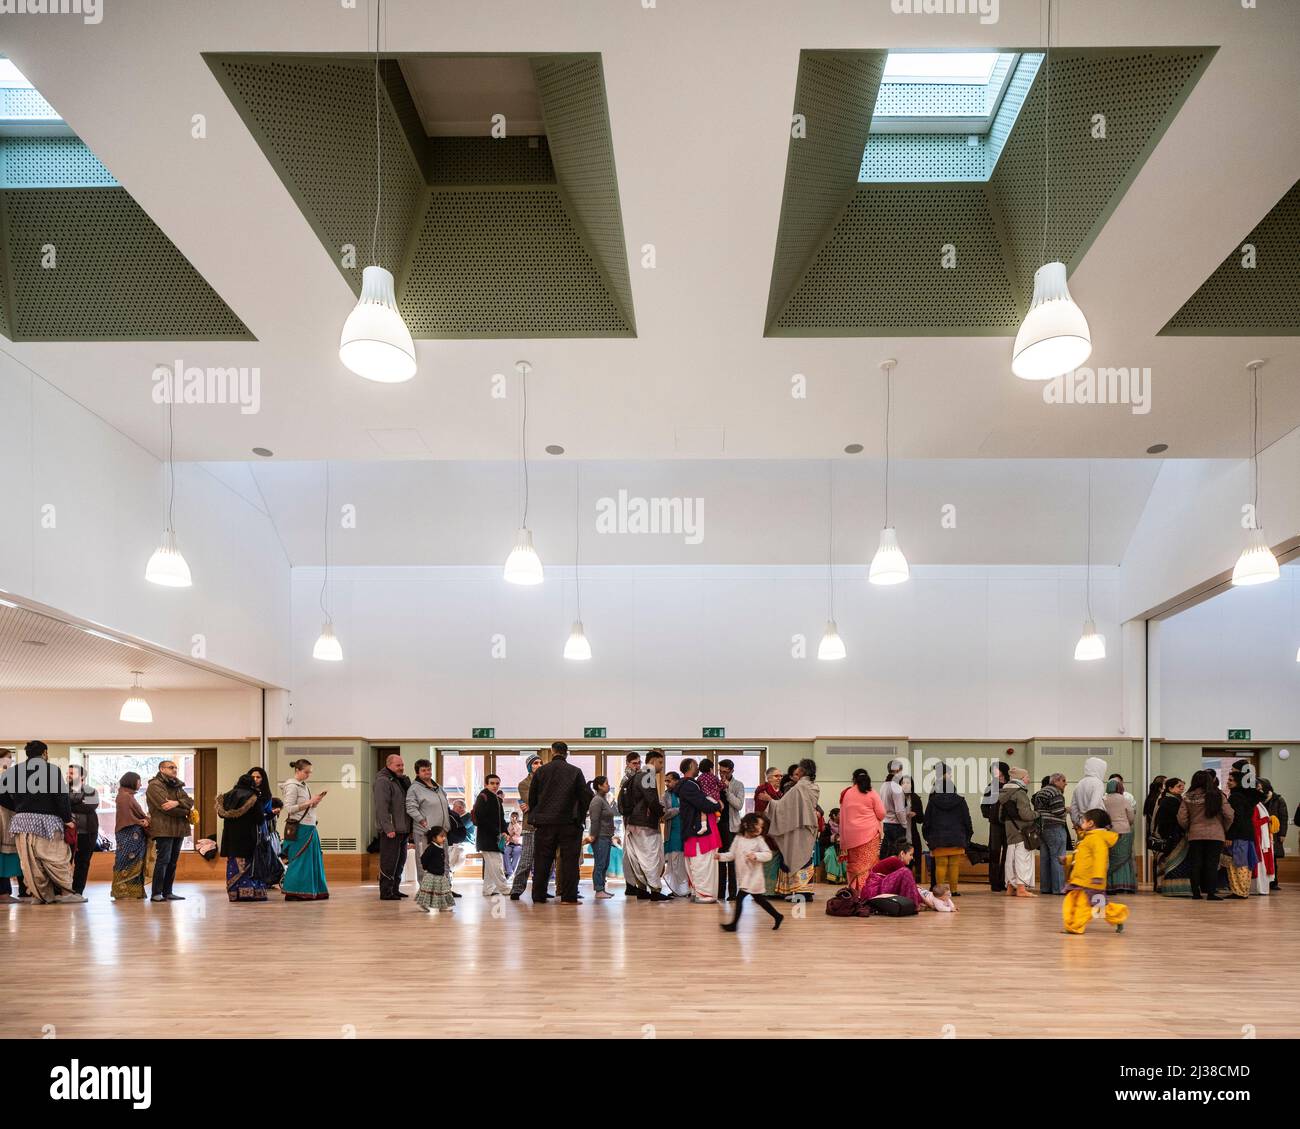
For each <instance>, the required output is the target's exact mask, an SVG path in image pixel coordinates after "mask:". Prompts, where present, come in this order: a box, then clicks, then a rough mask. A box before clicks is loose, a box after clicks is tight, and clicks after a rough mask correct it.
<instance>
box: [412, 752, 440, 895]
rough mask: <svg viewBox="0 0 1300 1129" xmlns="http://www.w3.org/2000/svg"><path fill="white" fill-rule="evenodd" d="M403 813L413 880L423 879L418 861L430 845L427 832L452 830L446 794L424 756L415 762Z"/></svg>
mask: <svg viewBox="0 0 1300 1129" xmlns="http://www.w3.org/2000/svg"><path fill="white" fill-rule="evenodd" d="M406 814H407V815H408V816H409V817H410V819H411V838H412V840H413V841H414V843H415V880H416V881H417V882H419V881H420V880H421V879H422V878H423V877H424V867H423V866H421V865H420V859H421V857H422V856H423V855H424V850H425V848H426V847H427V846H428V845H429V831H430V829H432V828H434V827H441V828H442V829H443V830H444V831H446V830H450V828H451V809H450V808H449V807H448V806H447V793H446V792H444V791H443V790H442V789H441V788H440V787H439V786H438V782H437V781H436V780H435V779H434V778H433V762H432V761H427V760H425V759H424V758H423V757H422V758H421V759H420V760H418V761H416V762H415V779H414V780H412V781H411V786H410V788H408V789H407V791H406Z"/></svg>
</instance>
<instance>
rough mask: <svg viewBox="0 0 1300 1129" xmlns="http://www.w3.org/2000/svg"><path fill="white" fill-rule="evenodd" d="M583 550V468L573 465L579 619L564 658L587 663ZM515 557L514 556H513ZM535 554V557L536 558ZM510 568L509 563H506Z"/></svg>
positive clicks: (575, 588)
mask: <svg viewBox="0 0 1300 1129" xmlns="http://www.w3.org/2000/svg"><path fill="white" fill-rule="evenodd" d="M581 548H582V468H581V466H580V465H579V464H578V463H576V462H575V463H574V464H573V598H574V603H575V604H576V605H577V612H578V618H577V619H575V620H574V621H573V630H572V631H570V632H569V638H568V639H567V640H566V641H565V643H564V657H565V658H566V659H571V660H573V661H574V662H587V661H589V660H590V659H591V644H590V643H589V642H588V641H587V633H586V631H584V630H583V628H582V578H581V577H580V576H579V575H578V562H579V560H580V559H581V552H580V550H581ZM512 555H513V554H512ZM536 556H537V554H536V553H534V554H533V557H534V558H536ZM506 564H507V567H509V562H508V561H507V562H506ZM541 569H542V563H541V561H538V562H537V573H538V580H540V579H541Z"/></svg>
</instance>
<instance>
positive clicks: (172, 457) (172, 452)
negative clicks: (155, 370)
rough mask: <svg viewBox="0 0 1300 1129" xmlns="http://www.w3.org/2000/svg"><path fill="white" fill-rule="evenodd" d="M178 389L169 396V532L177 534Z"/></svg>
mask: <svg viewBox="0 0 1300 1129" xmlns="http://www.w3.org/2000/svg"><path fill="white" fill-rule="evenodd" d="M175 412H176V389H175V388H174V387H173V388H172V389H171V391H170V392H169V393H168V396H167V532H168V533H172V534H174V533H175V532H176V524H175V522H176V417H175Z"/></svg>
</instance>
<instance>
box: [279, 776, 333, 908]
mask: <svg viewBox="0 0 1300 1129" xmlns="http://www.w3.org/2000/svg"><path fill="white" fill-rule="evenodd" d="M289 767H290V768H291V769H293V775H292V776H291V777H289V779H288V780H286V781H285V782H284V783H283V784H281V785H280V792H281V794H282V795H283V796H284V819H285V823H284V846H283V854H284V859H285V863H286V864H287V868H286V870H285V872H284V881H283V882H281V883H280V890H281V891H282V892H283V894H284V900H285V901H286V902H319V901H323V900H324V899H325V898H328V897H329V896H330V892H329V887H328V886H327V885H326V884H325V856H324V854H322V852H321V846H320V833H319V832H318V831H317V830H316V805H317V804H319V803H320V802H321V800H323V799H324V798H325V795H326V793H324V792H320V793H318V794H317V795H315V796H313V795H312V794H311V788H310V787H309V786H308V784H307V781H308V780H309V779H310V778H311V761H309V760H308V759H307V758H306V757H301V758H299V759H298V760H296V761H291V762H290V763H289Z"/></svg>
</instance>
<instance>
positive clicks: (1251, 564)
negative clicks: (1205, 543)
mask: <svg viewBox="0 0 1300 1129" xmlns="http://www.w3.org/2000/svg"><path fill="white" fill-rule="evenodd" d="M1263 364H1264V362H1263V361H1251V362H1250V364H1248V365H1247V366H1246V367H1247V368H1248V369H1249V370H1250V375H1251V387H1252V393H1251V412H1252V415H1251V441H1250V470H1251V478H1252V480H1253V482H1254V486H1255V494H1254V502H1253V504H1252V505H1251V521H1252V523H1253V524H1252V527H1251V529H1250V533H1249V536H1248V539H1247V544H1246V547H1245V548H1244V549H1242V551H1241V556H1239V557H1238V558H1237V563H1236V564H1235V565H1234V566H1233V569H1232V583H1233V584H1234V585H1236V586H1237V587H1239V588H1241V587H1246V586H1248V585H1251V584H1267V583H1268V582H1269V581H1270V580H1277V579H1279V578H1280V577H1281V575H1282V570H1281V569H1280V568H1278V564H1277V557H1275V556H1274V555H1273V550H1272V549H1270V548H1269V547H1268V542H1267V541H1266V540H1264V525H1263V523H1262V522H1261V521H1260V520H1259V370H1260V367H1261V366H1262V365H1263ZM1298 661H1300V660H1298Z"/></svg>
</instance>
